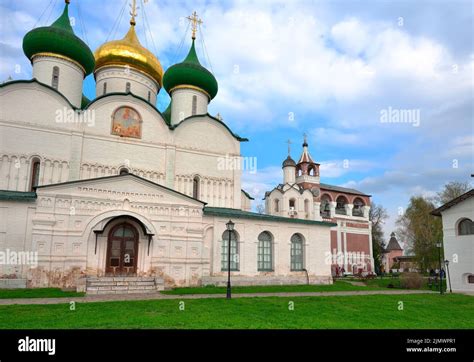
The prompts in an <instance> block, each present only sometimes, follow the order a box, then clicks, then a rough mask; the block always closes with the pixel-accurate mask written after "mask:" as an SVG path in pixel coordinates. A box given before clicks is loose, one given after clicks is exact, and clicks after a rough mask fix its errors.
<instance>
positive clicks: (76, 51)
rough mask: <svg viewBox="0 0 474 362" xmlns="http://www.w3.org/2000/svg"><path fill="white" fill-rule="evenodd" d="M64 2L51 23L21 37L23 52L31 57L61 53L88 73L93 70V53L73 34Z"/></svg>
mask: <svg viewBox="0 0 474 362" xmlns="http://www.w3.org/2000/svg"><path fill="white" fill-rule="evenodd" d="M68 6H69V4H66V6H65V7H64V11H63V13H62V14H61V16H60V17H59V18H58V19H57V20H56V21H55V22H54V23H53V24H52V25H51V26H43V27H40V28H36V29H33V30H31V31H30V32H28V33H27V34H26V35H25V37H24V38H23V52H24V53H25V55H26V56H27V57H28V59H30V60H31V59H32V58H33V57H34V56H35V55H36V54H38V53H54V54H58V55H63V56H65V57H68V58H70V59H72V60H75V61H76V62H78V63H79V64H80V65H82V67H83V68H84V70H85V72H86V74H85V75H89V74H91V73H92V71H93V70H94V65H95V61H94V54H92V51H91V50H90V49H89V47H88V46H87V44H86V43H84V42H83V41H82V40H81V39H80V38H79V37H77V36H76V35H75V34H74V30H72V27H71V23H70V22H69V14H68Z"/></svg>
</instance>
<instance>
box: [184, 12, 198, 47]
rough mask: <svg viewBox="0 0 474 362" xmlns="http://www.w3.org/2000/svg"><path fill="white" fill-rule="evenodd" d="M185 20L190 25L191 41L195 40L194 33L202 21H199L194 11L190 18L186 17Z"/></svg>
mask: <svg viewBox="0 0 474 362" xmlns="http://www.w3.org/2000/svg"><path fill="white" fill-rule="evenodd" d="M186 19H188V20H189V22H190V23H191V31H192V36H191V38H192V39H193V40H196V33H197V28H198V26H199V25H201V24H202V20H201V19H199V17H198V15H197V13H196V11H193V13H192V14H191V16H188V17H187V18H186Z"/></svg>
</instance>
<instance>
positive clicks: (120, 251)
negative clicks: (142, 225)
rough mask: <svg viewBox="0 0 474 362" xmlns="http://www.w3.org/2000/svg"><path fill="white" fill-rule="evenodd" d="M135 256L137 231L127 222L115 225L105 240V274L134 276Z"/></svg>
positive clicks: (136, 251)
mask: <svg viewBox="0 0 474 362" xmlns="http://www.w3.org/2000/svg"><path fill="white" fill-rule="evenodd" d="M137 255H138V231H137V229H136V228H135V227H134V226H133V225H131V224H129V223H127V222H122V223H119V224H117V225H115V226H114V227H113V228H112V229H111V230H110V232H109V235H108V238H107V259H106V268H105V272H106V274H109V275H110V274H111V275H130V274H135V273H136V272H137Z"/></svg>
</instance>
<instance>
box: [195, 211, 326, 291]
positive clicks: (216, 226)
mask: <svg viewBox="0 0 474 362" xmlns="http://www.w3.org/2000/svg"><path fill="white" fill-rule="evenodd" d="M203 221H204V223H205V224H206V225H207V226H206V228H207V229H208V230H209V233H210V234H211V235H212V238H211V239H212V246H211V251H210V252H211V255H212V256H211V261H212V264H211V266H210V276H211V278H209V279H207V280H208V281H209V282H212V283H217V282H222V281H224V280H225V278H226V275H227V272H226V271H223V270H221V260H222V259H221V253H222V235H223V233H224V231H225V230H226V225H225V224H226V223H227V222H228V221H229V220H228V218H225V217H210V216H205V217H204V220H203ZM232 221H233V222H235V227H234V230H235V231H236V232H237V234H238V243H239V246H238V248H239V264H240V269H239V271H235V272H232V275H233V277H234V278H237V279H239V278H240V279H244V280H246V282H250V283H255V284H258V283H260V282H263V283H264V282H265V280H266V281H267V282H268V280H271V281H273V282H274V283H280V284H282V283H283V284H284V283H291V282H292V280H295V281H298V282H303V283H304V282H305V281H306V274H305V273H304V272H292V271H291V270H290V261H291V259H290V250H291V242H290V240H291V236H292V235H293V234H295V233H299V234H301V235H302V236H303V238H304V268H306V269H307V270H308V274H309V277H310V282H312V283H332V279H331V264H330V261H329V264H328V263H327V261H326V256H327V255H330V228H329V227H327V226H320V225H305V224H296V223H291V222H280V221H279V222H271V221H260V220H254V219H243V218H238V219H236V218H232ZM263 231H268V232H270V233H271V234H272V236H273V267H274V271H273V272H261V271H258V264H257V260H258V259H257V256H258V252H257V248H258V236H259V234H260V233H261V232H263ZM248 277H252V279H248Z"/></svg>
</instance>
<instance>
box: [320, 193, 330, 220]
mask: <svg viewBox="0 0 474 362" xmlns="http://www.w3.org/2000/svg"><path fill="white" fill-rule="evenodd" d="M330 202H331V198H330V197H329V196H328V195H323V196H322V197H321V205H320V207H319V214H320V215H321V216H322V217H331V207H330Z"/></svg>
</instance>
